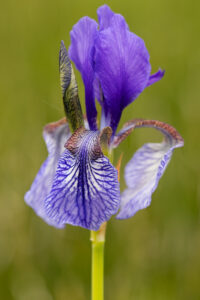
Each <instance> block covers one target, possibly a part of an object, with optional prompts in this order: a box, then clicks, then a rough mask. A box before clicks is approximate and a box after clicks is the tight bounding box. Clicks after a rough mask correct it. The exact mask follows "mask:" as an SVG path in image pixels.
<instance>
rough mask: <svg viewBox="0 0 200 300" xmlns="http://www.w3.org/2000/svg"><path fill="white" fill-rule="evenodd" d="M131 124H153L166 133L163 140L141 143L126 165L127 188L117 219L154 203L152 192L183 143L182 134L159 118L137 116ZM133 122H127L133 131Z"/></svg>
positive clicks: (128, 127)
mask: <svg viewBox="0 0 200 300" xmlns="http://www.w3.org/2000/svg"><path fill="white" fill-rule="evenodd" d="M132 127H133V128H136V127H153V128H155V129H157V130H159V131H161V132H162V133H163V135H164V140H163V142H162V143H148V144H145V145H144V146H143V147H141V148H140V149H139V150H138V151H137V152H136V153H135V154H134V156H133V158H132V159H131V160H130V162H129V163H128V164H127V166H126V168H125V180H126V184H127V187H128V188H127V189H126V190H125V191H124V192H123V193H122V200H121V209H120V212H119V214H118V215H117V218H118V219H126V218H129V217H132V216H133V215H134V214H135V213H136V212H137V211H138V210H140V209H143V208H146V207H148V206H149V205H150V203H151V195H152V193H153V192H154V191H155V189H156V188H157V186H158V182H159V180H160V178H161V176H162V175H163V173H164V171H165V169H166V167H167V165H168V163H169V161H170V159H171V156H172V153H173V150H174V149H175V148H178V147H182V146H183V139H182V137H181V136H180V134H179V133H178V132H177V131H176V130H175V129H174V128H173V127H171V126H170V125H168V124H165V123H162V122H159V121H148V120H135V121H133V122H132ZM130 128H131V122H130V123H129V124H128V125H127V130H128V132H129V133H130Z"/></svg>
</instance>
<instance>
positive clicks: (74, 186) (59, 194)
mask: <svg viewBox="0 0 200 300" xmlns="http://www.w3.org/2000/svg"><path fill="white" fill-rule="evenodd" d="M66 148H67V150H66V151H65V152H64V154H63V155H62V157H61V158H60V160H59V163H58V169H57V171H56V175H55V178H54V183H53V187H52V190H51V192H50V195H49V196H48V197H47V199H46V201H45V205H46V211H47V214H48V216H49V218H51V219H52V220H53V222H55V223H56V224H57V225H58V226H62V225H63V224H66V223H68V224H72V225H75V226H81V227H84V228H87V229H90V230H97V229H98V228H99V227H100V225H101V224H102V223H103V222H105V221H107V220H108V219H109V218H110V217H111V216H112V215H113V214H115V213H116V212H117V210H118V208H119V204H120V190H119V183H118V180H117V170H116V169H115V168H114V167H113V166H112V165H111V163H110V162H109V160H108V158H106V157H105V156H103V154H102V152H101V148H100V145H99V138H98V133H97V132H94V131H88V130H85V129H80V130H77V131H76V132H75V133H74V134H73V135H72V137H71V138H70V139H69V140H68V142H67V144H66Z"/></svg>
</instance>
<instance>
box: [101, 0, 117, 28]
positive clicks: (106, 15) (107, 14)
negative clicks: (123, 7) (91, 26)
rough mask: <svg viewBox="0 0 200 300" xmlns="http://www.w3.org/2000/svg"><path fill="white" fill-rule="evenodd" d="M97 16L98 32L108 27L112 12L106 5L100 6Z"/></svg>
mask: <svg viewBox="0 0 200 300" xmlns="http://www.w3.org/2000/svg"><path fill="white" fill-rule="evenodd" d="M97 15H98V20H99V30H103V29H106V28H108V27H109V26H110V23H111V19H112V17H113V16H114V12H113V11H112V10H111V9H110V7H109V6H108V5H102V6H100V7H99V8H98V9H97Z"/></svg>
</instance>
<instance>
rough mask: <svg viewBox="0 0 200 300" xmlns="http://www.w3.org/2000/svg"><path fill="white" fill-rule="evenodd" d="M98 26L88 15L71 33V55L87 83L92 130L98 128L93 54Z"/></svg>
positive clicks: (89, 117) (86, 92) (88, 116)
mask: <svg viewBox="0 0 200 300" xmlns="http://www.w3.org/2000/svg"><path fill="white" fill-rule="evenodd" d="M97 27H98V24H97V23H96V22H95V21H94V20H92V19H90V18H88V17H83V18H82V19H80V20H79V22H78V23H77V24H76V25H74V27H73V29H72V31H71V33H70V36H71V46H70V47H69V56H70V58H71V60H72V61H73V62H74V63H75V65H76V67H77V69H78V70H79V71H80V72H81V75H82V79H83V82H84V85H85V101H86V112H87V118H88V122H89V125H90V129H91V130H96V129H97V125H96V116H97V110H96V106H95V97H94V91H93V81H94V70H93V55H94V40H95V38H96V36H97Z"/></svg>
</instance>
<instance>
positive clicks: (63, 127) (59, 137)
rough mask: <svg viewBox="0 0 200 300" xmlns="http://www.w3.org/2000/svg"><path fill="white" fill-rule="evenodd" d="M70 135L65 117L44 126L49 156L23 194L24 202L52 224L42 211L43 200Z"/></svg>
mask: <svg viewBox="0 0 200 300" xmlns="http://www.w3.org/2000/svg"><path fill="white" fill-rule="evenodd" d="M70 135H71V134H70V131H69V127H68V124H67V123H66V119H62V120H60V121H58V122H55V123H50V124H48V125H46V126H45V128H44V131H43V137H44V140H45V143H46V146H47V149H48V152H49V156H48V157H47V159H46V160H45V162H44V163H43V164H42V166H41V168H40V170H39V172H38V174H37V176H36V178H35V179H34V181H33V184H32V186H31V188H30V190H29V191H28V192H27V193H26V194H25V202H26V203H27V204H28V205H29V206H31V207H32V208H33V209H34V211H35V212H36V214H37V215H38V216H40V217H41V218H43V219H44V221H45V222H47V223H48V224H50V225H54V221H53V220H51V219H49V218H48V216H47V215H46V213H45V211H44V200H45V198H46V197H47V195H48V194H49V192H50V190H51V187H52V183H53V178H54V175H55V172H56V168H57V163H58V160H59V158H60V156H61V154H62V153H63V151H64V149H65V148H64V144H65V142H66V141H67V139H68V138H69V137H70ZM60 227H63V226H60Z"/></svg>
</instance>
